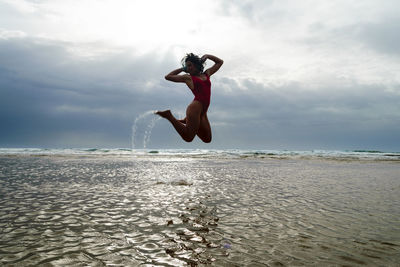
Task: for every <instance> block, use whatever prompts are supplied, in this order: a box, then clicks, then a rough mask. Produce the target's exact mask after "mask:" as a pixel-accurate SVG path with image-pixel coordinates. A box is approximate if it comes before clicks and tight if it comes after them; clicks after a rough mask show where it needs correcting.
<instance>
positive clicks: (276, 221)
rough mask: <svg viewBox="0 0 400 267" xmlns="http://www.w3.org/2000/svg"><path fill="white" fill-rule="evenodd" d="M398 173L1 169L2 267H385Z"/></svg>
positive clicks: (142, 165)
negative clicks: (31, 266)
mask: <svg viewBox="0 0 400 267" xmlns="http://www.w3.org/2000/svg"><path fill="white" fill-rule="evenodd" d="M399 169H400V165H398V164H397V163H390V162H389V163H388V162H367V163H365V162H357V161H354V162H346V163H343V162H336V161H321V160H301V159H300V160H276V159H220V160H218V159H215V158H213V159H196V158H190V157H189V158H176V157H174V158H165V157H157V156H152V157H137V158H133V159H132V158H127V157H125V158H122V157H79V156H70V157H62V158H59V157H34V156H31V157H2V158H0V170H1V172H0V173H1V176H0V195H1V200H0V229H1V230H0V237H1V243H0V264H1V265H5V266H7V265H9V266H13V265H46V264H49V265H56V266H59V265H69V266H71V265H72V266H88V265H90V266H96V265H107V266H108V265H113V266H115V265H116V266H135V265H149V266H151V265H162V266H182V265H189V266H196V265H207V264H211V265H215V266H246V265H248V266H265V265H268V266H292V265H328V266H329V265H371V266H373V265H385V266H396V264H398V262H399V261H400V256H399V255H400V234H399V232H398V228H399V226H400V219H399V218H400V216H399V215H400V208H399V207H400V196H399V194H398V190H399V189H400V181H399V180H398V177H397V176H396V175H397V174H398V171H399Z"/></svg>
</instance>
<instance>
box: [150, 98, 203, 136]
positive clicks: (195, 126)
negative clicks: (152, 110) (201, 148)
mask: <svg viewBox="0 0 400 267" xmlns="http://www.w3.org/2000/svg"><path fill="white" fill-rule="evenodd" d="M202 109H203V105H202V104H201V103H200V102H199V101H193V102H192V103H191V104H190V105H189V106H188V107H187V109H186V124H183V123H182V122H180V121H178V120H177V119H176V118H175V117H174V116H173V115H172V113H171V111H170V110H165V111H157V112H156V114H157V115H160V116H161V117H163V118H165V119H167V120H169V121H170V122H171V124H172V126H174V128H175V130H176V131H177V132H178V133H179V135H180V136H181V137H182V139H183V140H185V141H186V142H191V141H192V140H193V139H194V137H195V136H196V133H197V131H198V130H199V127H200V114H201V111H202Z"/></svg>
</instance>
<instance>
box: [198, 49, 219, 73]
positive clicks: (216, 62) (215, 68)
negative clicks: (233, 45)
mask: <svg viewBox="0 0 400 267" xmlns="http://www.w3.org/2000/svg"><path fill="white" fill-rule="evenodd" d="M207 59H210V60H212V61H214V65H213V66H211V67H210V68H208V69H207V70H206V71H205V73H206V74H207V75H208V76H211V75H213V74H214V73H216V72H217V71H218V70H219V68H221V66H222V64H224V61H223V60H222V59H220V58H218V57H216V56H213V55H208V54H205V55H204V56H202V57H201V61H203V62H204V61H206V60H207Z"/></svg>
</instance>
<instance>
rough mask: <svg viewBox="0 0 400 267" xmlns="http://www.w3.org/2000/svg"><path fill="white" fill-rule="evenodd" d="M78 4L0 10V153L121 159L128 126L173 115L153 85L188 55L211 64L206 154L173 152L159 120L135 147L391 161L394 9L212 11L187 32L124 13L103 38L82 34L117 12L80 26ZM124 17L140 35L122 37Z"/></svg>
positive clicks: (338, 4) (181, 104)
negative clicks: (378, 156) (82, 151)
mask: <svg viewBox="0 0 400 267" xmlns="http://www.w3.org/2000/svg"><path fill="white" fill-rule="evenodd" d="M82 3H83V4H81V2H79V3H78V2H77V3H76V5H73V6H70V7H66V9H63V8H61V7H65V3H63V2H62V1H60V2H59V1H54V2H52V1H34V2H29V1H19V2H15V4H11V2H9V1H8V2H7V3H5V2H4V1H3V2H2V3H0V5H1V7H2V9H3V8H4V9H3V10H6V11H7V12H6V11H4V12H3V11H1V12H0V13H1V18H2V21H4V24H2V25H3V26H2V27H3V28H2V29H0V123H1V125H2V131H1V133H0V146H50V147H51V146H56V147H74V146H84V147H88V146H94V147H110V146H113V147H115V146H119V147H130V145H131V143H130V142H131V136H130V135H131V132H132V129H131V127H132V124H133V122H134V120H135V118H137V116H139V115H141V114H145V113H146V112H147V111H149V110H155V109H172V111H173V113H174V114H178V115H183V114H184V111H185V108H186V106H187V104H188V103H189V102H190V101H191V99H192V98H193V96H192V94H191V92H190V91H189V90H188V89H187V88H186V86H185V85H183V84H175V83H170V82H167V81H165V80H164V79H163V77H164V75H165V74H166V73H167V72H169V71H170V70H172V69H174V68H177V67H179V60H180V58H181V57H182V56H183V54H184V53H185V52H190V51H194V52H196V51H199V52H200V53H215V54H216V55H217V56H220V57H221V58H223V59H224V61H225V64H224V66H223V67H222V68H221V70H220V71H219V72H218V73H217V74H216V75H215V76H213V77H212V82H213V88H212V103H211V106H210V109H209V118H210V121H211V125H212V128H213V136H214V137H213V140H214V141H213V143H212V144H211V145H203V144H202V143H201V142H200V141H198V140H196V141H195V142H194V143H192V144H186V143H184V142H183V141H181V140H180V137H179V136H178V135H177V134H176V133H175V131H174V129H173V128H172V127H171V125H170V124H169V123H168V122H167V121H165V120H159V121H157V122H156V124H155V127H154V130H153V133H152V136H151V140H150V142H149V146H152V147H165V148H167V147H168V148H176V147H185V148H189V147H207V148H210V147H212V148H256V149H262V148H266V149H268V148H283V149H296V148H299V149H313V148H330V149H339V148H342V149H351V148H362V149H369V148H371V149H378V150H379V149H387V150H393V149H395V150H396V149H397V150H399V149H400V147H399V144H398V142H397V140H396V136H399V135H400V129H399V126H398V125H400V123H399V120H400V117H399V114H400V110H399V109H400V108H399V105H398V103H400V74H399V73H400V63H399V61H398V53H399V50H398V46H396V44H397V43H398V37H397V36H398V34H397V32H398V25H399V23H398V22H399V15H398V14H397V13H396V12H395V11H394V10H398V8H397V9H396V8H395V7H398V4H397V2H395V1H387V2H385V4H381V3H380V2H377V1H373V0H370V1H363V2H357V1H331V2H320V1H318V2H317V1H303V2H293V1H222V0H221V1H215V2H214V1H213V2H212V3H213V4H211V5H206V4H204V10H203V11H204V12H202V13H196V15H195V16H194V17H193V18H192V19H190V18H191V14H192V13H190V12H187V10H186V9H181V11H180V12H177V11H174V12H173V13H168V12H164V11H163V12H159V13H157V14H158V16H157V17H152V16H149V15H146V13H145V11H146V10H151V9H150V7H151V3H153V2H149V3H150V4H143V6H135V4H132V3H133V2H132V3H131V4H129V6H126V10H125V11H124V12H125V13H123V14H122V15H121V16H119V17H118V18H116V19H115V21H114V22H113V23H114V24H112V25H113V26H112V27H110V28H106V29H104V31H103V29H102V27H100V26H101V25H104V22H102V23H103V24H101V25H100V24H99V25H97V26H96V27H95V23H93V22H95V21H98V19H99V17H98V16H99V15H101V14H103V15H104V14H108V18H110V19H112V16H115V15H116V14H119V13H118V12H119V11H121V10H123V9H124V6H121V5H118V3H119V4H121V3H127V2H116V3H114V2H111V1H103V2H101V4H99V5H100V6H98V7H100V8H101V10H100V11H99V12H97V13H96V14H94V17H87V16H89V15H90V14H92V13H90V12H88V10H89V9H84V7H88V6H90V3H92V4H94V3H95V2H92V1H88V2H82ZM177 4H178V2H173V3H172V4H171V5H172V6H176V5H177ZM16 5H17V6H16ZM18 5H19V7H18ZM24 5H25V6H24ZM81 5H83V6H81ZM193 5H194V4H193ZM80 7H82V9H81V8H80ZM139 7H140V8H139ZM135 8H138V9H137V10H136V13H137V12H139V11H140V12H142V13H143V14H142V17H143V21H142V22H141V23H139V24H135V25H131V24H132V23H131V22H133V21H125V22H126V23H125V24H124V18H126V16H127V14H128V13H129V12H128V11H129V10H131V9H135ZM76 10H80V13H79V14H78V13H77V14H76V15H77V16H76V17H75V18H76V21H75V22H74V21H73V20H71V18H73V17H74V16H73V15H74V14H75V13H74V11H76ZM32 12H33V13H32ZM181 12H184V13H183V14H184V15H183V17H179V16H177V17H174V19H173V20H168V19H170V16H171V14H175V15H177V14H180V13H181ZM355 14H357V16H356V15H355ZM3 15H4V16H3ZM71 16H72V17H71ZM96 16H97V17H96ZM90 18H93V20H91V22H90V23H89V22H88V20H90ZM152 20H153V21H152ZM182 20H183V21H184V23H183V24H182V25H181V24H180V23H181V22H182ZM171 21H175V22H176V21H178V22H179V23H178V25H179V27H177V29H175V28H173V29H172V28H171V29H170V28H169V26H171V23H172V22H171ZM53 22H54V23H53ZM78 22H79V23H78ZM128 22H129V23H128ZM150 22H151V23H153V24H152V25H150V26H149V27H147V26H148V25H147V24H148V23H150ZM163 22H165V24H163V27H160V29H161V30H162V31H163V33H162V34H161V33H160V32H159V28H158V27H157V25H159V24H161V23H163ZM167 22H168V23H167ZM71 25H72V26H71ZM110 25H111V24H110ZM78 26H79V27H78ZM140 27H141V30H140V31H136V30H135V29H138V28H140ZM178 28H179V29H178ZM148 30H151V32H149V31H148ZM170 30H171V31H174V33H173V34H172V35H171V36H170V35H169V31H170ZM175 30H176V31H175ZM102 34H104V35H102ZM109 34H111V35H109ZM113 34H116V35H113ZM117 35H118V36H117ZM124 36H127V38H125V37H124ZM177 36H179V38H178V37H177ZM114 37H115V38H114ZM128 37H129V38H128ZM158 39H160V40H158ZM117 40H119V41H121V42H119V41H118V42H117ZM154 40H155V41H154ZM122 41H123V42H122ZM153 41H154V42H155V43H154V44H153V43H152V42H153ZM144 44H146V45H145V46H144ZM210 65H211V63H209V64H208V66H210ZM151 118H153V117H152V116H150V115H149V116H147V117H145V118H144V120H143V122H142V123H143V125H144V126H143V127H144V128H146V127H147V125H149V124H150V123H151V121H150V120H151ZM143 127H142V128H143ZM3 129H4V130H3ZM142 130H143V129H142Z"/></svg>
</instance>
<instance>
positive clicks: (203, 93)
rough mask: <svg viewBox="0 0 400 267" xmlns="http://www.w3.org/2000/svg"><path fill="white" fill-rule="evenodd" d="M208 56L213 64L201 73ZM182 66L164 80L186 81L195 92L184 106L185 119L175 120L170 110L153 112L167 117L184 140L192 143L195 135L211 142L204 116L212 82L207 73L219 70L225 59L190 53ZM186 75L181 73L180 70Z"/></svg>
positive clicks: (208, 103)
mask: <svg viewBox="0 0 400 267" xmlns="http://www.w3.org/2000/svg"><path fill="white" fill-rule="evenodd" d="M207 59H210V60H212V61H213V62H214V65H213V66H212V67H210V68H209V69H207V70H206V71H204V72H203V69H204V66H203V64H204V62H205V61H206V60H207ZM182 62H184V64H183V68H179V69H176V70H173V71H171V72H170V73H168V74H167V75H166V76H165V79H167V80H168V81H172V82H177V83H186V85H187V86H188V87H189V89H190V90H192V92H193V94H194V99H193V101H192V103H190V104H189V106H188V107H187V109H186V118H184V119H183V120H177V119H176V118H175V117H174V116H173V115H172V113H171V111H170V110H165V111H157V112H156V114H158V115H160V116H161V117H163V118H165V119H167V120H169V121H170V122H171V124H172V125H173V126H174V128H175V130H176V131H177V132H178V133H179V134H180V136H181V137H182V138H183V140H185V141H186V142H191V141H192V140H193V139H194V137H195V136H196V135H197V136H198V137H199V138H200V139H201V140H202V141H203V142H205V143H210V142H211V126H210V122H209V121H208V118H207V110H208V106H209V105H210V96H211V82H210V76H211V75H213V74H214V73H215V72H217V71H218V70H219V68H220V67H221V66H222V64H223V63H224V61H223V60H222V59H220V58H218V57H216V56H213V55H204V56H202V57H201V58H200V57H198V56H196V55H194V54H192V53H190V54H187V55H186V57H184V58H183V60H182ZM182 71H183V72H186V73H188V74H180V73H181V72H182Z"/></svg>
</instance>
